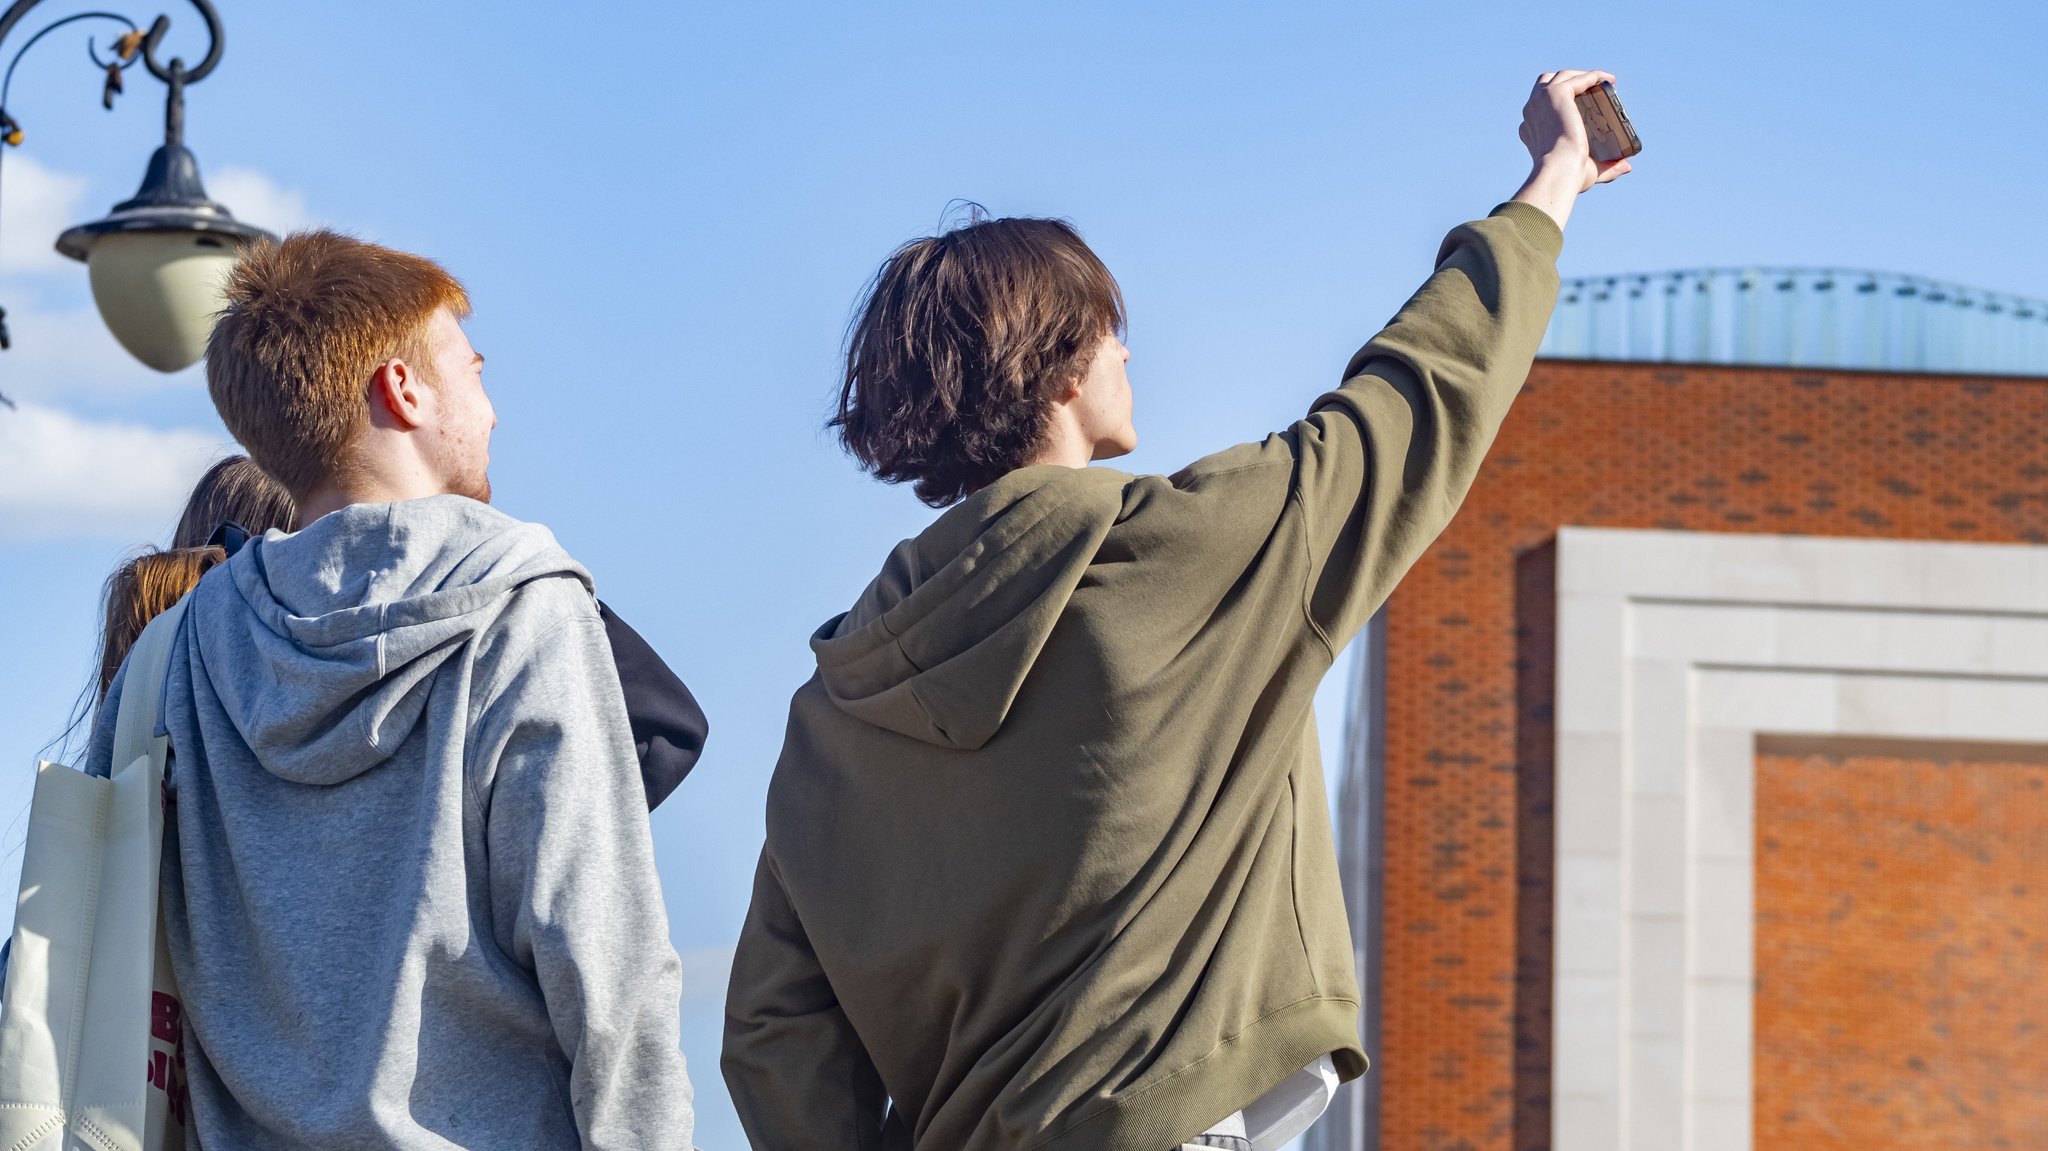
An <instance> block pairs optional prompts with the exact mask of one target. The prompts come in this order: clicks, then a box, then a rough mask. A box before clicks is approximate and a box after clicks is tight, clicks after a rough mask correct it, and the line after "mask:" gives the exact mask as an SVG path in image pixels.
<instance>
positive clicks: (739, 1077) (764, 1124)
mask: <svg viewBox="0 0 2048 1151" xmlns="http://www.w3.org/2000/svg"><path fill="white" fill-rule="evenodd" d="M719 1064H720V1067H721V1068H722V1069H723V1070H724V1072H725V1085H726V1088H727V1089H728V1090H729V1091H731V1092H732V1102H733V1106H734V1108H736V1109H737V1110H738V1111H739V1116H740V1124H741V1126H742V1127H744V1128H745V1129H746V1133H747V1141H748V1142H749V1143H751V1144H752V1145H753V1146H755V1147H761V1148H773V1151H845V1149H847V1148H854V1149H857V1151H873V1149H875V1148H878V1147H880V1146H881V1140H882V1123H883V1118H884V1111H885V1110H886V1104H887V1092H886V1091H885V1090H884V1088H883V1086H882V1079H881V1075H880V1073H879V1072H877V1071H876V1069H875V1065H874V1062H873V1060H871V1059H870V1058H869V1057H868V1053H867V1050H866V1049H865V1048H863V1047H862V1046H861V1042H860V1038H859V1036H857V1035H855V1034H854V1030H853V1024H852V1023H851V1022H849V1021H848V1020H847V1018H846V1012H845V1011H844V1010H842V1009H841V1008H840V1006H839V997H838V996H837V995H835V994H834V993H833V991H832V983H831V981H830V980H829V979H827V978H826V977H825V969H824V968H823V967H821V966H820V965H819V963H818V957H817V955H816V954H815V953H814V952H813V951H812V950H811V944H810V940H809V939H808V938H807V937H806V936H805V934H804V926H803V923H802V922H801V921H800V920H799V919H798V918H797V914H796V909H795V908H794V907H792V906H790V902H789V895H788V893H787V892H785V891H784V890H783V886H782V880H781V878H780V877H779V876H778V875H777V874H776V873H775V862H774V860H773V859H772V858H771V857H770V856H769V854H768V853H767V851H765V850H764V851H762V853H761V862H760V865H759V866H758V867H756V868H755V870H754V900H753V903H752V905H751V906H750V907H748V909H747V922H746V925H745V926H744V927H742V928H741V929H740V942H739V948H738V950H737V951H736V952H735V953H734V955H733V965H732V986H731V987H730V988H728V989H727V992H726V998H725V1051H724V1054H723V1056H722V1057H721V1058H720V1060H719Z"/></svg>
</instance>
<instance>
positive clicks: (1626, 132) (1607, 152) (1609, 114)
mask: <svg viewBox="0 0 2048 1151" xmlns="http://www.w3.org/2000/svg"><path fill="white" fill-rule="evenodd" d="M1576 99H1577V102H1578V105H1579V116H1580V118H1581V119H1583V120H1585V122H1586V138H1587V141H1588V143H1590V144H1591V146H1592V152H1593V158H1594V159H1595V160H1600V161H1609V160H1626V159H1628V158H1629V157H1630V156H1633V155H1635V154H1636V153H1638V152H1640V151H1642V150H1643V141H1642V139H1641V138H1640V137H1638V136H1637V135H1636V127H1635V125H1634V124H1631V123H1629V121H1628V113H1627V112H1624V111H1622V110H1621V97H1619V96H1616V95H1615V94H1614V85H1613V83H1611V82H1609V81H1606V80H1602V81H1601V82H1600V83H1599V84H1597V85H1595V86H1594V87H1592V88H1589V89H1587V90H1586V91H1584V92H1581V93H1579V95H1578V96H1577V98H1576Z"/></svg>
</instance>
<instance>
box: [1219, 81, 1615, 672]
mask: <svg viewBox="0 0 2048 1151" xmlns="http://www.w3.org/2000/svg"><path fill="white" fill-rule="evenodd" d="M1609 78H1610V77H1609V76H1608V75H1607V73H1604V72H1554V73H1545V74H1544V75H1543V76H1542V77H1541V78H1540V79H1538V81H1537V83H1536V87H1535V90H1534V92H1532V94H1531V95H1530V97H1529V102H1528V104H1527V106H1526V107H1525V108H1524V110H1523V121H1522V128H1521V136H1522V141H1523V143H1524V144H1526V145H1527V146H1528V149H1529V153H1530V156H1531V158H1532V159H1533V161H1534V166H1533V170H1532V172H1531V174H1530V176H1529V178H1528V180H1527V181H1526V182H1524V184H1523V185H1522V187H1521V189H1520V190H1519V191H1518V192H1517V193H1516V194H1515V197H1514V200H1513V201H1511V202H1510V203H1507V204H1503V205H1501V207H1499V208H1497V209H1495V211H1494V212H1493V214H1492V215H1491V216H1489V217H1487V218H1486V219H1484V220H1481V221H1477V222H1475V223H1471V224H1466V225H1463V226H1461V227H1459V228H1457V229H1455V230H1454V231H1452V232H1451V234H1450V236H1449V237H1447V238H1446V239H1445V241H1444V244H1443V248H1442V249H1441V251H1440V252H1439V253H1438V256H1437V266H1436V271H1435V273H1434V274H1432V275H1431V276H1430V277H1429V279H1428V280H1427V281H1426V282H1424V284H1423V285H1422V287H1421V289H1420V290H1419V291H1417V292H1416V293H1415V295H1414V296H1413V297H1412V298H1411V299H1409V301H1408V303H1407V304H1406V305H1405V306H1403V307H1402V309H1401V311H1400V313H1399V314H1397V315H1396V316H1395V317H1394V319H1393V321H1392V322H1391V323H1389V324H1388V325H1387V327H1386V328H1385V330H1383V331H1381V332H1380V333H1379V334H1378V335H1377V336H1374V337H1373V338H1372V340H1371V341H1370V342H1369V343H1367V344H1366V346H1365V347H1364V348H1363V349H1361V350H1360V351H1359V352H1358V354H1357V355H1356V356H1354V357H1352V360H1351V363H1350V365H1349V366H1348V367H1346V369H1345V372H1344V380H1345V382H1344V385H1343V386H1342V387H1341V388H1339V389H1337V390H1336V391H1334V392H1330V393H1328V394H1326V395H1324V396H1323V397H1322V398H1321V399H1319V400H1317V401H1316V403H1315V405H1314V406H1313V407H1312V408H1311V410H1310V414H1309V416H1308V418H1306V419H1304V420H1302V421H1301V422H1300V423H1298V424H1296V425H1295V426H1294V427H1293V428H1292V429H1290V430H1289V431H1288V432H1287V433H1285V434H1284V435H1282V436H1279V437H1275V439H1274V440H1271V441H1268V442H1267V444H1265V445H1262V446H1260V448H1259V449H1258V451H1259V453H1260V454H1268V453H1271V452H1274V451H1285V452H1287V453H1288V454H1290V455H1291V456H1292V463H1293V471H1292V475H1291V477H1290V483H1291V485H1292V486H1291V490H1290V493H1289V496H1290V499H1291V500H1292V501H1293V502H1294V504H1295V505H1296V506H1295V507H1294V508H1293V514H1297V515H1300V516H1301V517H1302V518H1303V521H1304V529H1305V534H1306V536H1307V551H1308V557H1307V558H1308V565H1309V573H1308V587H1307V590H1306V594H1305V597H1304V606H1305V609H1306V612H1307V615H1308V618H1309V621H1310V623H1311V624H1312V625H1313V626H1314V627H1315V628H1316V629H1317V631H1318V633H1319V634H1321V635H1322V637H1323V638H1324V640H1325V641H1326V642H1328V644H1329V645H1330V647H1331V648H1332V650H1334V649H1336V648H1338V647H1341V646H1342V645H1343V644H1344V643H1345V642H1346V641H1348V640H1349V639H1350V638H1351V636H1352V635H1354V634H1356V632H1357V631H1358V629H1359V628H1361V627H1363V626H1364V624H1365V621H1366V620H1367V619H1368V618H1370V617H1371V615H1372V613H1373V612H1374V611H1375V610H1377V609H1378V607H1379V605H1380V604H1381V603H1382V602H1383V601H1384V600H1385V599H1386V597H1387V595H1388V594H1389V593H1391V592H1392V591H1393V588H1394V585H1395V583H1397V582H1398V581H1399V580H1400V578H1401V576H1402V575H1403V574H1404V573H1406V571H1407V570H1408V568H1409V567H1410V565H1412V564H1413V563H1414V562H1415V561H1416V559H1417V558H1419V557H1420V556H1421V554H1422V552H1423V551H1424V550H1425V549H1426V548H1428V546H1429V545H1430V543H1431V541H1433V540H1435V538H1436V537H1437V535H1438V533H1440V532H1441V531H1442V530H1443V529H1444V527H1445V525H1447V524H1448V523H1449V522H1450V519H1451V516H1452V515H1453V514H1454V513H1455V512H1456V511H1457V508H1458V505H1459V503H1460V502H1461V501H1462V500H1463V499H1464V497H1465V493H1466V492H1467V491H1468V490H1469V489H1470V488H1471V486H1472V481H1473V478H1474V477H1475V476H1476V475H1477V473H1478V471H1479V465H1480V462H1481V461H1482V460H1484V459H1485V457H1486V452H1487V449H1488V448H1489V447H1491V446H1492V444H1493V438H1494V435H1495V433H1496V432H1498V431H1499V429H1500V425H1501V421H1502V420H1503V419H1505V418H1506V416H1507V412H1508V408H1509V405H1510V404H1512V403H1513V401H1514V398H1515V396H1516V394H1517V393H1518V392H1520V390H1521V387H1522V383H1523V381H1524V380H1525V379H1527V377H1528V373H1529V365H1530V363H1531V362H1532V361H1533V360H1534V359H1535V355H1536V348H1537V345H1538V344H1539V343H1541V342H1542V339H1543V330H1544V327H1545V325H1546V324H1547V323H1548V322H1549V319H1550V312H1551V308H1552V307H1553V306H1554V305H1555V303H1556V300H1557V270H1556V260H1557V254H1558V251H1559V249H1560V248H1561V246H1562V244H1563V231H1562V226H1563V224H1564V223H1565V221H1566V220H1568V219H1569V218H1570V215H1571V208H1572V203H1573V200H1574V198H1575V197H1577V196H1578V195H1579V194H1580V193H1581V192H1584V191H1585V190H1587V189H1588V188H1591V187H1592V186H1593V185H1594V184H1596V183H1604V182H1606V181H1609V180H1613V179H1615V178H1617V177H1619V176H1621V175H1622V174H1624V173H1626V172H1627V171H1628V163H1627V161H1625V160H1624V161H1616V162H1613V163H1599V162H1596V161H1594V160H1593V159H1592V158H1591V156H1590V153H1589V152H1588V145H1587V141H1586V130H1585V125H1584V124H1583V123H1582V122H1581V120H1580V118H1579V112H1578V107H1577V105H1576V103H1575V98H1576V97H1577V95H1578V94H1579V93H1580V92H1583V91H1585V90H1586V89H1588V88H1590V87H1592V86H1593V85H1595V84H1598V83H1600V82H1601V81H1602V80H1606V79H1609ZM1229 455H1230V454H1229V453H1225V455H1224V456H1221V457H1214V459H1216V460H1217V461H1218V462H1219V463H1228V462H1230V461H1229V460H1228V457H1229ZM1242 458H1243V457H1240V460H1241V459H1242ZM1199 466H1200V465H1198V467H1199Z"/></svg>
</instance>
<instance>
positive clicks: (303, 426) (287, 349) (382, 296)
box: [206, 230, 469, 530]
mask: <svg viewBox="0 0 2048 1151" xmlns="http://www.w3.org/2000/svg"><path fill="white" fill-rule="evenodd" d="M226 294H227V305H226V307H225V308H223V309H222V311H221V313H220V318H219V320H218V321H217V322H216V323H215V324H214V328H213V335H212V337H211V338H209V339H208V340H207V343H206V387H207V390H208V391H209V392H211V393H212V394H213V406H214V407H215V408H216V409H218V410H219V412H220V418H221V421H222V422H223V423H225V424H226V425H227V426H228V431H230V432H232V433H233V434H234V437H235V438H236V439H237V440H240V441H241V442H242V445H243V446H244V447H246V448H248V449H249V455H250V456H251V457H253V458H254V459H255V461H256V462H257V464H259V465H260V466H261V467H262V468H263V470H264V471H266V472H269V473H270V474H271V475H272V476H274V477H276V479H277V481H278V482H279V483H281V484H283V485H284V487H285V490H286V491H289V492H290V493H292V495H293V496H295V497H298V498H304V497H305V496H306V495H308V494H310V493H311V492H312V491H313V490H314V489H315V488H317V487H319V486H320V485H321V484H323V483H325V482H327V481H328V480H330V479H333V478H336V477H339V476H344V475H346V473H347V468H348V449H349V445H350V444H352V443H353V442H354V441H355V438H356V436H357V435H358V434H360V433H361V431H362V430H363V428H364V426H365V425H367V424H368V423H369V418H370V406H369V381H370V376H371V374H372V373H374V372H375V371H376V370H377V368H378V366H379V365H381V364H383V363H384V361H386V360H388V359H391V358H393V357H397V358H399V359H402V360H404V361H406V362H407V363H408V364H410V365H412V366H414V367H416V368H418V369H419V370H420V371H421V372H422V374H423V375H425V377H426V378H427V379H428V380H430V381H431V380H432V379H433V374H432V371H433V369H432V363H431V361H430V360H429V358H428V356H427V349H426V347H425V332H426V325H427V323H428V321H429V320H431V319H432V318H433V314H434V311H435V309H437V308H447V309H448V310H449V311H451V312H453V313H455V315H456V317H457V318H458V319H459V318H461V317H464V316H467V315H468V314H469V295H468V293H466V292H465V291H463V288H462V285H461V284H460V283H458V282H456V280H455V277H453V276H451V275H449V274H448V273H447V271H446V270H445V269H443V268H442V267H441V265H439V264H436V263H434V262H433V261H432V260H428V259H424V258H422V257H420V256H414V255H410V254H408V253H405V252H398V251H393V250H392V249H390V248H386V247H382V246H381V245H377V244H371V243H367V242H365V241H362V240H358V239H356V238H355V237H353V236H344V235H342V234H341V233H339V232H331V231H326V230H320V231H313V232H298V233H294V234H293V235H290V236H286V237H285V238H284V239H283V240H282V241H281V242H278V243H262V244H254V245H251V246H250V247H248V248H247V249H245V250H244V251H243V252H242V255H241V257H240V258H239V259H238V260H236V261H235V266H234V270H233V271H232V272H230V273H229V275H228V281H227V293H226ZM245 526H247V525H245ZM208 530H211V529H208Z"/></svg>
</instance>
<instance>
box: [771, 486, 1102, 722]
mask: <svg viewBox="0 0 2048 1151" xmlns="http://www.w3.org/2000/svg"><path fill="white" fill-rule="evenodd" d="M1130 478H1131V477H1130V476H1128V475H1125V474H1124V473H1122V472H1117V471H1112V470H1110V469H1107V468H1065V467H1056V466H1042V467H1030V468H1021V469H1019V470H1017V471H1014V472H1011V473H1010V474H1008V475H1006V476H1004V477H1003V478H1002V479H999V480H997V481H996V482H995V483H993V484H991V485H989V486H988V487H986V488H983V489H982V490H981V491H979V492H976V493H975V494H974V495H972V496H970V497H969V498H968V499H967V500H965V501H964V502H962V503H961V504H960V505H959V506H957V507H955V508H953V509H952V510H951V511H948V512H947V513H946V514H945V515H943V516H940V517H939V519H938V520H937V521H936V522H935V523H933V524H932V526H931V527H929V528H927V529H925V531H924V532H923V533H922V534H921V535H919V536H917V537H916V538H914V539H908V540H904V541H903V542H902V543H900V544H898V545H896V548H895V550H894V551H892V552H890V554H889V560H888V562H887V563H886V564H885V565H883V568H882V572H881V574H880V575H878V576H876V577H875V579H874V582H873V583H870V584H869V585H868V588H867V590H866V591H865V592H864V593H862V595H861V597H860V601H859V602H858V603H856V604H855V605H854V607H853V609H852V610H851V611H848V612H846V613H845V614H843V615H841V616H838V617H837V618H835V619H833V620H832V621H831V622H829V623H827V624H826V625H825V626H824V627H822V628H820V629H819V630H818V632H817V634H816V635H814V636H812V637H811V650H812V651H814V652H815V653H817V657H818V676H819V678H820V680H822V681H823V684H824V687H825V692H826V694H827V695H828V696H829V697H830V698H831V700H832V702H833V703H834V704H836V705H838V707H839V708H840V710H842V711H844V712H846V713H847V714H849V715H851V716H854V717H855V718H858V719H861V720H864V721H866V722H868V723H871V724H873V725H875V726H876V727H880V728H885V729H887V730H889V731H893V732H896V733H898V734H900V735H907V736H910V737H912V738H914V739H920V740H923V741H925V742H926V743H932V744H937V745H938V746H940V747H948V748H956V749H960V750H964V751H972V750H974V749H976V748H979V747H981V746H982V745H983V744H986V743H987V742H988V741H989V740H990V739H992V738H994V736H995V734H996V732H997V731H998V730H1000V729H1001V728H1002V725H1003V720H1004V719H1005V718H1007V717H1008V716H1009V713H1010V705H1011V704H1012V703H1013V702H1014V701H1015V700H1016V698H1017V692H1018V690H1019V689H1021V688H1022V687H1023V686H1024V680H1025V678H1026V677H1027V676H1028V675H1030V673H1031V668H1032V665H1033V663H1034V662H1035V661H1036V660H1037V658H1038V653H1039V652H1040V651H1041V650H1043V649H1044V647H1045V641H1046V637H1047V636H1049V635H1051V634H1052V629H1053V625H1054V624H1056V623H1057V622H1059V619H1060V616H1061V614H1062V613H1063V612H1064V611H1065V610H1066V607H1067V601H1068V600H1069V599H1071V598H1072V596H1073V594H1074V589H1075V588H1076V587H1077V586H1079V584H1080V582H1081V578H1082V576H1083V575H1084V574H1085V573H1086V572H1087V570H1088V567H1089V565H1090V564H1092V563H1094V562H1095V559H1096V552H1097V549H1098V548H1099V547H1100V546H1101V544H1102V541H1103V537H1105V536H1106V535H1108V534H1109V529H1110V527H1111V526H1112V525H1114V524H1115V523H1116V521H1117V518H1118V516H1119V515H1120V514H1121V511H1122V508H1123V496H1124V487H1125V485H1126V484H1127V483H1129V482H1130Z"/></svg>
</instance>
